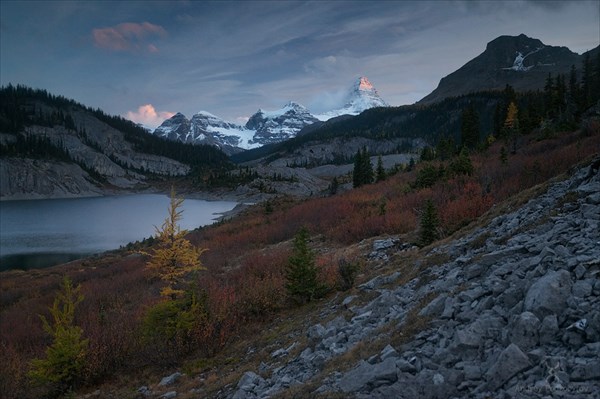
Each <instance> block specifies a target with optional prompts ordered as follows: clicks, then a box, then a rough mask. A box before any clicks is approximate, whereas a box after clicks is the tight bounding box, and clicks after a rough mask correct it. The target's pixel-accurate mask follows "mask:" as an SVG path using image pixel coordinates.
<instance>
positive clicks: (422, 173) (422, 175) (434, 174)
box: [413, 163, 445, 188]
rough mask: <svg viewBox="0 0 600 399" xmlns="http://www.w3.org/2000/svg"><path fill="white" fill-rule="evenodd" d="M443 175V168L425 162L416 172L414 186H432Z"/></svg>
mask: <svg viewBox="0 0 600 399" xmlns="http://www.w3.org/2000/svg"><path fill="white" fill-rule="evenodd" d="M444 175H445V170H444V168H443V167H442V166H441V165H440V167H438V168H436V167H435V166H434V165H433V164H431V163H428V164H426V165H425V166H424V167H423V168H422V169H421V170H419V171H418V172H417V179H416V180H415V182H414V183H413V187H414V188H425V187H431V186H433V185H434V184H435V183H436V182H437V181H438V180H440V179H442V178H443V177H444Z"/></svg>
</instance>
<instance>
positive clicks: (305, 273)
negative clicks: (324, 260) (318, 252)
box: [285, 228, 326, 304]
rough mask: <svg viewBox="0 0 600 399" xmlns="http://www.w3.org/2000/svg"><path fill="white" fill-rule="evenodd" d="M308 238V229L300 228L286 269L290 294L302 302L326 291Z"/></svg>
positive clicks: (287, 287)
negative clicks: (320, 279)
mask: <svg viewBox="0 0 600 399" xmlns="http://www.w3.org/2000/svg"><path fill="white" fill-rule="evenodd" d="M308 239H309V236H308V230H307V229H306V228H302V229H300V231H299V232H298V233H297V234H296V236H295V237H294V250H293V252H292V255H291V256H290V258H289V259H288V265H287V268H286V270H285V278H286V280H287V281H286V285H285V287H286V289H287V291H288V294H289V295H290V297H291V298H292V299H294V300H295V301H296V302H298V303H300V304H303V303H306V302H310V301H312V300H314V299H318V298H321V297H322V296H323V295H324V294H325V292H326V287H325V285H324V284H322V283H321V282H320V281H319V271H318V269H317V266H316V264H315V255H314V253H313V251H312V250H311V249H310V247H309V246H308Z"/></svg>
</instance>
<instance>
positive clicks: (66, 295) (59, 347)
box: [29, 276, 88, 392]
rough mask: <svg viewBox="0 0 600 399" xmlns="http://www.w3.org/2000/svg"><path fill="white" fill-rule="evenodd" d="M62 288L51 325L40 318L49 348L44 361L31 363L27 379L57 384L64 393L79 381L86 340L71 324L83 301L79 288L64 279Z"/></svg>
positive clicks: (56, 299)
mask: <svg viewBox="0 0 600 399" xmlns="http://www.w3.org/2000/svg"><path fill="white" fill-rule="evenodd" d="M61 288H62V291H61V292H60V293H59V294H58V295H57V296H56V297H55V298H54V303H53V305H52V307H51V308H50V315H51V316H52V325H51V324H50V322H49V321H48V320H47V319H46V318H45V317H44V316H40V318H41V319H42V323H43V326H44V330H45V331H46V332H47V333H48V334H49V335H50V336H52V344H51V345H50V346H49V347H48V348H46V358H45V359H34V360H33V361H32V362H31V371H30V372H29V376H30V377H31V378H32V379H33V380H34V381H35V382H37V383H52V384H56V385H55V386H56V389H57V390H58V391H59V392H64V391H66V390H70V389H71V388H73V386H74V385H75V383H76V382H77V379H78V378H80V377H81V374H82V371H83V367H84V365H85V354H86V350H87V347H88V340H87V339H83V338H82V334H83V330H82V329H81V328H80V327H78V326H76V325H75V324H74V320H75V309H76V308H77V305H79V304H80V303H81V301H83V294H81V286H80V285H79V286H77V287H73V284H72V283H71V280H70V279H69V278H68V277H66V276H65V278H64V280H63V283H62V287H61Z"/></svg>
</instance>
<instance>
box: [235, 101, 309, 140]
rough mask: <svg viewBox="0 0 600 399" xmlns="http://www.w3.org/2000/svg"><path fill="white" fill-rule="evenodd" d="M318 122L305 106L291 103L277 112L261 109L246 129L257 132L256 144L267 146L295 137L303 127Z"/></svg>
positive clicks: (249, 120)
mask: <svg viewBox="0 0 600 399" xmlns="http://www.w3.org/2000/svg"><path fill="white" fill-rule="evenodd" d="M317 121H318V119H317V118H315V117H314V116H313V115H312V114H311V113H310V112H309V111H308V109H306V108H305V107H304V106H302V105H300V104H298V103H295V102H292V101H290V102H289V103H287V104H286V105H285V106H284V107H283V108H281V109H279V110H276V111H263V110H262V109H259V110H258V112H256V113H255V114H254V115H252V116H251V117H250V119H248V122H247V123H246V128H248V129H251V130H254V131H255V132H256V133H255V134H254V141H255V142H257V143H260V144H261V145H265V144H271V143H279V142H281V141H283V140H287V139H290V138H292V137H295V136H296V134H297V133H298V132H299V131H300V130H301V129H302V128H303V127H305V126H307V125H310V124H312V123H315V122H317Z"/></svg>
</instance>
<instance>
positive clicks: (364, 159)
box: [352, 147, 373, 188]
mask: <svg viewBox="0 0 600 399" xmlns="http://www.w3.org/2000/svg"><path fill="white" fill-rule="evenodd" d="M372 182H373V165H371V157H370V156H369V153H368V151H367V148H366V147H363V149H362V150H358V151H357V152H356V156H355V157H354V169H353V170H352V184H353V187H354V188H356V187H360V186H362V185H364V184H371V183H372Z"/></svg>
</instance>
